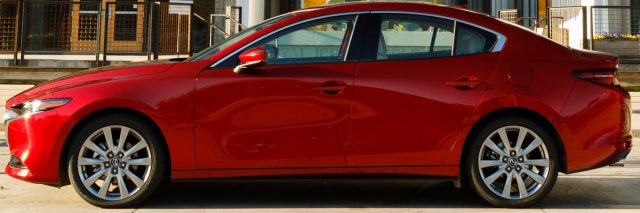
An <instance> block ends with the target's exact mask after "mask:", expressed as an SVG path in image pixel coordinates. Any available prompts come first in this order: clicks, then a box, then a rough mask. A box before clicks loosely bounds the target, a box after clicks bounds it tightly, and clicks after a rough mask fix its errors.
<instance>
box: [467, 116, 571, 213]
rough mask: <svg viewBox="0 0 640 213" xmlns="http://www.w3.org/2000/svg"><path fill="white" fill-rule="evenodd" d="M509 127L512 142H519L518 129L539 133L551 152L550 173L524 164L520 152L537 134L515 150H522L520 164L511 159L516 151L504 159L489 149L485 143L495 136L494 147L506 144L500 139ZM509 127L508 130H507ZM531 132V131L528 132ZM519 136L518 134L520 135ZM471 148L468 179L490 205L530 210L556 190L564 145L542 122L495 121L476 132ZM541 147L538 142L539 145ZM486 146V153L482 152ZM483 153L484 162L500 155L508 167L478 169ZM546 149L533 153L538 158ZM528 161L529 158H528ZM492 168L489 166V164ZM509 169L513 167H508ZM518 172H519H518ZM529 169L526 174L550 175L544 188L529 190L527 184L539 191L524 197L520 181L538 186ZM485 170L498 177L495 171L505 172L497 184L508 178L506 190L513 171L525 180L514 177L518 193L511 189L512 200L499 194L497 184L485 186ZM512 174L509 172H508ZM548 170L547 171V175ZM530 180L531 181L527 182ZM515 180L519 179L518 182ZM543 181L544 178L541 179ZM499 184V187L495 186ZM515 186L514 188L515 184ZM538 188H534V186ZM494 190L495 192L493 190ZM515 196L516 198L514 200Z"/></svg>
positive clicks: (518, 159)
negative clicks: (482, 174) (559, 148)
mask: <svg viewBox="0 0 640 213" xmlns="http://www.w3.org/2000/svg"><path fill="white" fill-rule="evenodd" d="M503 127H505V128H506V129H505V130H506V131H505V132H508V131H511V132H509V133H507V135H508V136H507V137H508V138H509V139H508V140H509V141H510V143H514V142H512V141H517V139H515V140H513V139H512V138H513V135H514V134H519V132H520V131H521V130H519V131H518V133H515V131H514V130H515V127H525V128H527V129H528V130H529V131H532V132H533V133H535V135H537V136H538V137H539V138H540V139H541V140H542V144H544V146H545V148H546V151H547V153H548V155H547V159H548V167H547V168H548V170H546V169H544V168H545V167H536V166H531V165H528V164H527V165H525V164H523V162H524V161H520V157H519V156H520V151H523V150H525V148H526V146H525V145H524V144H526V142H527V139H530V138H529V137H532V138H535V135H533V134H532V135H527V137H525V140H522V141H525V142H521V143H522V144H523V145H522V146H521V147H522V148H521V149H515V148H514V149H512V150H514V151H515V150H520V151H518V153H517V154H515V156H516V157H515V160H516V161H517V162H516V164H512V163H513V162H512V159H513V158H514V157H511V156H512V155H511V154H513V153H512V152H508V153H506V154H507V155H506V156H504V157H502V155H500V154H499V153H498V152H496V151H493V149H490V148H488V146H484V145H483V143H484V142H485V139H487V138H488V137H490V136H492V140H491V141H493V142H494V144H498V143H499V142H496V141H497V140H499V141H500V143H501V141H502V139H501V138H502V137H500V134H499V133H498V130H499V129H501V128H503ZM507 127H508V128H507ZM526 132H528V131H526ZM495 134H498V137H500V139H497V138H494V137H495ZM516 137H517V135H516ZM534 140H535V139H530V141H531V142H530V143H529V144H534V142H533V141H534ZM470 142H471V143H472V144H471V147H470V149H469V150H468V151H469V152H468V153H467V155H466V156H467V159H466V172H467V176H468V177H469V179H470V182H471V185H472V187H473V188H474V190H475V191H476V192H477V193H478V195H479V196H480V197H481V198H482V199H484V200H485V201H487V202H488V203H489V204H491V205H493V206H496V207H503V208H523V207H529V206H532V205H535V204H536V203H538V202H539V201H540V200H542V199H543V198H544V197H546V196H547V194H549V192H550V191H551V189H552V188H553V186H554V185H555V182H556V179H557V177H558V165H559V161H558V159H559V157H558V151H557V143H561V142H560V141H556V140H555V137H552V136H551V133H550V132H548V130H547V129H545V128H543V126H542V125H540V124H539V123H536V122H534V121H532V120H529V119H526V118H521V117H507V118H500V119H497V120H495V121H493V122H490V123H489V124H488V125H485V126H484V127H482V128H480V130H479V131H477V132H476V134H474V137H473V138H472V141H470ZM535 144H538V143H535ZM483 146H484V147H487V148H485V149H484V150H483V149H482V148H483ZM515 146H516V145H513V144H510V147H515ZM538 147H542V146H540V145H539V146H538ZM499 148H503V146H502V147H501V146H499ZM481 150H482V152H483V153H482V154H483V160H487V159H486V158H490V159H496V158H495V156H500V157H497V159H499V160H500V161H505V160H506V161H505V162H506V163H505V164H501V165H496V166H488V167H486V168H483V169H480V168H479V166H478V163H479V161H480V159H479V158H480V154H481V153H480V152H481ZM543 150H544V148H539V149H536V150H534V151H535V152H534V151H531V152H530V153H531V154H536V155H540V156H542V155H544V154H543V153H544V151H543ZM531 154H529V155H523V156H525V157H526V156H529V157H531V156H530V155H531ZM525 157H523V159H526V158H525ZM527 158H528V157H527ZM531 160H536V159H531ZM487 165H488V164H487ZM507 167H509V168H507ZM501 168H503V170H500V169H501ZM539 168H543V169H539ZM516 169H518V171H516ZM525 169H528V170H527V171H526V172H530V171H538V172H541V173H543V174H547V176H546V178H545V179H544V181H542V182H543V183H542V184H540V186H538V185H535V186H536V187H532V188H528V186H527V185H524V186H525V187H523V188H526V189H527V190H529V189H536V188H537V189H536V191H533V190H531V192H530V193H529V192H528V191H527V190H522V191H527V192H528V194H527V196H528V197H526V196H523V195H522V194H519V193H520V190H518V189H519V188H520V186H519V185H517V184H518V183H519V181H520V180H528V181H530V183H538V182H536V181H535V180H534V179H533V178H532V177H533V176H529V175H527V174H526V172H525V171H524V170H525ZM481 170H482V171H484V172H486V174H497V173H492V171H495V172H499V171H504V172H505V173H504V175H501V176H500V177H498V179H495V180H496V182H497V181H499V180H501V179H500V178H504V183H502V187H504V186H506V185H507V183H508V181H507V179H509V178H508V176H507V175H508V174H509V173H511V172H514V173H511V175H514V174H515V175H518V176H519V177H520V178H521V179H520V180H517V177H516V176H515V175H514V176H512V177H513V178H512V179H511V181H512V182H513V181H515V182H516V183H515V184H516V185H515V189H516V191H517V192H514V191H513V190H514V188H513V187H509V191H508V193H506V194H508V195H506V196H507V197H509V199H508V198H506V197H505V196H503V195H498V194H499V193H500V191H499V190H500V187H501V186H500V185H499V184H497V183H496V182H492V184H489V186H488V184H485V182H484V181H483V178H482V176H481ZM507 171H508V172H507ZM544 171H547V172H546V173H545V172H544ZM491 176H492V175H487V176H486V177H487V179H492V178H489V177H491ZM527 178H529V179H527ZM514 179H515V180H514ZM538 180H540V179H538ZM522 182H524V183H527V182H525V181H522ZM494 183H495V184H494ZM511 186H513V185H511ZM532 186H534V185H532ZM490 187H491V188H492V189H493V191H492V189H490ZM505 191H506V187H504V188H503V190H502V191H501V192H502V193H504V192H505ZM513 193H516V195H513ZM514 197H515V198H514Z"/></svg>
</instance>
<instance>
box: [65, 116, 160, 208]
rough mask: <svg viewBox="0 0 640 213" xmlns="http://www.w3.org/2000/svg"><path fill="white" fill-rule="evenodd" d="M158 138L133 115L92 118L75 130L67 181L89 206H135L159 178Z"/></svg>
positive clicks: (154, 186) (155, 184)
mask: <svg viewBox="0 0 640 213" xmlns="http://www.w3.org/2000/svg"><path fill="white" fill-rule="evenodd" d="M159 139H160V137H158V134H157V133H156V132H155V131H154V130H153V129H151V128H150V127H149V125H147V124H146V122H144V121H143V120H141V119H137V118H135V117H133V116H127V115H124V114H121V115H110V116H104V117H100V118H97V119H95V120H93V121H91V122H89V123H88V125H86V126H85V127H83V128H82V129H81V130H80V131H79V134H78V135H77V136H76V137H75V139H74V141H73V144H72V145H71V147H70V148H71V149H70V151H69V153H70V155H69V158H68V169H69V176H70V177H69V179H70V180H71V183H72V184H73V186H74V188H75V189H76V191H77V192H78V193H79V194H80V196H81V197H82V198H83V199H85V200H86V201H87V202H89V203H91V204H93V205H96V206H99V207H106V208H113V207H128V206H133V205H137V204H139V203H141V202H143V201H144V200H146V199H147V198H148V197H149V196H150V195H151V194H153V192H154V191H155V190H156V188H157V187H158V186H159V185H160V183H161V182H162V179H163V173H164V155H163V150H162V146H161V145H160V140H159Z"/></svg>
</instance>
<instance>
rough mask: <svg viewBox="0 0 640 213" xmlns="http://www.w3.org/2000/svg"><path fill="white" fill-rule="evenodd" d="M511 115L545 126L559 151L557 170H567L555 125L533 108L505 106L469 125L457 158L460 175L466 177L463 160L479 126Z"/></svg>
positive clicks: (561, 141) (562, 146)
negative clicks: (459, 156)
mask: <svg viewBox="0 0 640 213" xmlns="http://www.w3.org/2000/svg"><path fill="white" fill-rule="evenodd" d="M513 115H517V116H520V117H525V118H527V119H530V120H532V121H534V122H536V123H538V124H540V125H542V127H543V128H545V129H546V130H547V131H548V132H549V133H551V137H554V139H555V140H554V141H555V142H556V145H557V148H558V152H559V153H558V155H559V159H560V162H559V163H560V165H559V170H560V171H561V172H563V173H566V172H567V154H566V150H565V145H564V141H563V140H562V137H560V134H559V133H558V130H557V129H556V127H555V126H554V125H553V124H552V123H551V122H550V121H549V120H548V119H547V118H545V117H544V116H543V115H542V114H540V113H537V112H535V111H533V110H530V109H527V108H522V107H507V108H502V109H498V110H495V111H492V112H490V113H487V114H486V115H484V116H483V117H482V118H480V119H479V120H478V121H477V122H476V123H475V124H474V125H473V126H472V127H471V129H470V130H469V134H467V136H466V138H465V139H464V144H463V146H462V153H461V154H462V155H461V158H460V159H459V165H460V177H466V175H467V174H466V164H465V162H464V161H465V159H466V158H467V156H468V155H469V149H470V148H471V141H472V140H473V138H474V137H475V136H476V134H477V133H478V132H479V130H480V128H481V127H482V126H484V125H486V124H488V123H489V122H491V121H493V120H496V119H499V118H504V117H508V116H513Z"/></svg>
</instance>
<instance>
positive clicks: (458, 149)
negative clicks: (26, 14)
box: [4, 3, 631, 207]
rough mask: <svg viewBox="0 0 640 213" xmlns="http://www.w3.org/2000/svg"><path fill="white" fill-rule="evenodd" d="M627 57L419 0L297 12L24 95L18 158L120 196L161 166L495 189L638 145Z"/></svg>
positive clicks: (185, 173)
mask: <svg viewBox="0 0 640 213" xmlns="http://www.w3.org/2000/svg"><path fill="white" fill-rule="evenodd" d="M617 66H618V59H617V57H616V56H612V55H608V54H605V53H599V52H590V51H583V50H576V49H571V48H568V47H565V46H562V45H559V44H556V43H554V42H553V41H551V40H549V39H547V38H544V37H541V36H538V35H536V34H534V33H532V32H530V31H529V30H527V29H525V28H522V27H518V26H516V25H513V24H510V23H507V22H503V21H500V20H497V19H495V18H492V17H489V16H486V15H483V14H479V13H474V12H470V11H464V10H459V9H454V8H447V7H441V6H434V5H427V4H416V3H348V4H339V5H333V6H326V7H318V8H311V9H306V10H302V11H297V12H293V13H289V14H285V15H282V16H278V17H275V18H272V19H270V20H267V21H265V22H263V23H261V24H259V25H257V26H255V27H252V28H249V29H246V30H244V31H242V32H241V33H240V34H237V35H235V36H234V37H231V38H229V39H228V40H227V41H225V42H223V43H221V44H219V45H217V46H213V47H211V48H209V49H206V50H204V51H202V52H201V53H198V54H196V55H194V56H193V57H191V58H189V59H186V60H183V61H179V60H173V61H154V62H145V63H137V64H128V65H124V66H113V67H105V68H99V69H93V70H89V71H87V72H83V73H78V74H75V75H72V76H68V77H65V78H62V79H58V80H54V81H51V82H48V83H45V84H42V85H39V86H37V87H35V88H33V89H30V90H28V91H25V92H23V93H21V94H19V95H17V96H16V97H14V98H12V99H10V100H9V101H8V103H7V106H8V107H7V112H6V114H5V115H4V123H5V125H7V133H8V144H9V147H10V152H11V160H10V162H9V165H8V166H7V167H6V170H5V172H6V174H8V175H11V176H13V177H15V178H18V179H21V180H25V181H29V182H35V183H43V184H48V185H54V186H62V185H66V184H69V183H71V184H72V185H73V186H74V187H75V189H76V190H77V192H78V193H79V194H80V195H81V196H82V197H83V198H84V199H85V200H87V201H88V202H90V203H91V204H94V205H97V206H101V207H124V206H131V205H136V204H139V203H140V202H142V201H144V200H145V199H146V198H148V197H149V196H150V195H151V194H152V193H153V192H154V191H155V190H156V188H158V186H159V185H160V183H161V182H162V181H164V180H167V179H171V180H182V179H208V178H235V177H257V176H260V177H264V176H312V175H325V176H326V175H335V176H340V175H351V176H353V175H359V176H362V177H367V176H369V177H370V176H378V177H379V176H385V177H398V178H400V177H403V176H413V177H415V176H416V175H421V176H425V177H426V176H440V177H442V176H444V177H450V178H451V179H452V180H454V181H455V183H456V184H455V185H456V186H461V185H465V183H469V184H470V185H471V186H472V187H473V188H475V190H476V191H477V192H478V194H479V195H480V196H481V197H482V198H483V199H485V200H486V201H487V202H489V203H490V204H493V205H495V206H501V207H524V206H530V205H532V204H535V203H536V202H538V201H540V200H541V199H542V198H544V197H545V196H546V195H547V194H548V193H549V191H551V189H552V187H553V185H554V184H555V181H556V179H557V176H558V172H563V173H573V172H578V171H583V170H588V169H593V168H598V167H602V166H606V165H610V164H612V163H615V162H618V161H620V160H621V159H623V158H625V156H626V155H627V154H628V153H629V151H630V150H631V135H630V119H629V117H630V112H629V94H628V93H627V92H626V91H625V90H623V89H622V88H621V87H620V86H619V85H618V82H617V80H616V68H617Z"/></svg>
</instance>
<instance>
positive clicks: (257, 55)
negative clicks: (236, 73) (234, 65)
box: [238, 47, 267, 64]
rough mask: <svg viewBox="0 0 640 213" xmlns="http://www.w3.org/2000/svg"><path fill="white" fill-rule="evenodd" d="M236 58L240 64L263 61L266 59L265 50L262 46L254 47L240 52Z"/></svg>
mask: <svg viewBox="0 0 640 213" xmlns="http://www.w3.org/2000/svg"><path fill="white" fill-rule="evenodd" d="M238 58H239V59H240V64H246V63H255V62H263V61H266V60H267V51H265V50H264V48H262V47H254V48H251V49H249V50H247V51H244V52H242V54H240V56H239V57H238Z"/></svg>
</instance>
